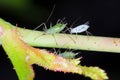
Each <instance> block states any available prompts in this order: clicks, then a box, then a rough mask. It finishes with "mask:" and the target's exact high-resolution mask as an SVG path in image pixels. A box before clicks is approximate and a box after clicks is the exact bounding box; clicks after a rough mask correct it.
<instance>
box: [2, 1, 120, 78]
mask: <svg viewBox="0 0 120 80" xmlns="http://www.w3.org/2000/svg"><path fill="white" fill-rule="evenodd" d="M54 4H55V5H56V7H55V9H54V12H53V14H52V16H51V18H50V19H49V21H48V23H47V26H48V27H49V23H50V22H52V24H53V25H54V24H55V23H56V22H57V20H58V19H62V18H64V17H65V18H66V21H67V22H68V27H69V26H70V25H71V24H72V23H73V22H74V21H75V20H76V19H78V18H79V19H78V21H77V22H76V23H75V24H74V25H73V27H75V26H76V25H80V24H82V23H85V22H86V21H89V22H90V24H89V25H90V28H89V29H88V31H89V32H91V33H92V34H93V35H94V36H106V37H120V31H119V29H120V2H119V0H58V1H57V0H49V1H47V0H39V1H38V0H0V17H1V18H3V19H5V20H6V21H8V22H10V23H12V24H14V25H15V24H18V26H21V27H25V28H28V29H34V28H35V27H37V26H38V25H39V24H41V23H42V22H45V21H46V20H47V18H48V16H49V15H50V12H51V10H52V8H53V5H54ZM81 34H84V33H81ZM80 52H81V53H80V56H82V57H83V59H82V62H81V64H82V65H86V66H99V67H101V68H102V69H104V70H105V71H106V72H107V74H108V76H109V80H119V79H120V66H119V64H120V54H118V53H108V52H94V51H80ZM33 68H34V70H35V74H36V77H35V80H48V79H49V80H90V79H89V78H85V77H84V76H80V75H77V74H71V73H66V74H64V73H62V72H57V73H55V72H53V71H49V70H45V69H43V68H42V67H38V66H37V65H33ZM0 80H18V79H17V75H16V73H15V71H14V70H13V66H12V64H11V62H10V60H9V59H8V58H7V55H6V53H5V52H4V50H3V49H2V47H1V50H0Z"/></svg>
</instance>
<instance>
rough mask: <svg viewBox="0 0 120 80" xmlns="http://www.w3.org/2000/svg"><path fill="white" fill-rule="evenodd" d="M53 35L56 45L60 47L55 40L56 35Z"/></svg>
mask: <svg viewBox="0 0 120 80" xmlns="http://www.w3.org/2000/svg"><path fill="white" fill-rule="evenodd" d="M52 35H53V38H54V40H55V43H56V45H58V43H57V40H56V39H55V35H54V34H52Z"/></svg>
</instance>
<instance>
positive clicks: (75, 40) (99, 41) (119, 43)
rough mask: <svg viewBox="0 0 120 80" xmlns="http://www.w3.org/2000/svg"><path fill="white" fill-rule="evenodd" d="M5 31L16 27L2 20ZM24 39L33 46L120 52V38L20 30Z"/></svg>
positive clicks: (0, 23)
mask: <svg viewBox="0 0 120 80" xmlns="http://www.w3.org/2000/svg"><path fill="white" fill-rule="evenodd" d="M0 27H2V28H3V29H4V30H6V29H7V28H15V26H13V25H11V24H9V23H7V22H6V21H4V20H2V19H0ZM18 32H19V33H20V35H22V39H23V40H24V41H25V42H26V43H28V44H29V45H31V46H36V47H50V48H70V49H78V50H89V51H104V52H116V53H119V52H120V38H112V37H98V36H84V35H71V34H47V33H45V32H42V31H33V30H29V29H23V28H18Z"/></svg>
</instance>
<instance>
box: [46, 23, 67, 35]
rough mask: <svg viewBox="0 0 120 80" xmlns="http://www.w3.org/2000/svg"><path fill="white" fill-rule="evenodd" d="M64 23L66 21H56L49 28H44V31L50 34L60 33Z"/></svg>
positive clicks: (64, 25)
mask: <svg viewBox="0 0 120 80" xmlns="http://www.w3.org/2000/svg"><path fill="white" fill-rule="evenodd" d="M66 25H67V23H57V24H56V25H54V26H52V27H50V28H49V29H46V30H45V32H46V33H50V34H55V33H60V32H61V31H62V30H63V29H64V28H65V27H66Z"/></svg>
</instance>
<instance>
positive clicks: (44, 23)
mask: <svg viewBox="0 0 120 80" xmlns="http://www.w3.org/2000/svg"><path fill="white" fill-rule="evenodd" d="M55 6H56V5H55V4H54V5H53V8H52V10H51V13H50V15H49V16H48V18H47V20H46V22H43V23H41V24H40V25H39V26H37V27H36V28H35V29H33V30H37V29H38V28H40V27H41V26H42V25H43V26H44V27H45V29H43V30H44V31H46V30H47V26H46V24H47V23H48V21H49V20H50V18H51V16H52V14H53V11H54V9H55ZM44 27H43V28H44Z"/></svg>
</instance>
